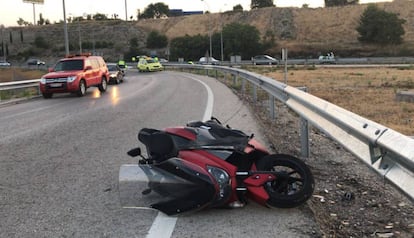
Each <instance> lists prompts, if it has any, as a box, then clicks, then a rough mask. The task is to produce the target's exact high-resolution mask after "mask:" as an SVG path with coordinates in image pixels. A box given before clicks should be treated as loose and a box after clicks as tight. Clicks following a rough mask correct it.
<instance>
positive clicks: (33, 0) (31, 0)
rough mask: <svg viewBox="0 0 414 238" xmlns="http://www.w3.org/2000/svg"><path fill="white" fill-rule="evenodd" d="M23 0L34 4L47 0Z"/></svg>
mask: <svg viewBox="0 0 414 238" xmlns="http://www.w3.org/2000/svg"><path fill="white" fill-rule="evenodd" d="M23 2H27V3H33V4H43V3H45V0H23Z"/></svg>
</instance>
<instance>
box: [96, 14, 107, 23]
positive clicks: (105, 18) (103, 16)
mask: <svg viewBox="0 0 414 238" xmlns="http://www.w3.org/2000/svg"><path fill="white" fill-rule="evenodd" d="M92 18H93V19H94V20H95V21H102V20H108V17H107V16H106V15H105V14H103V13H96V14H95V15H93V17H92Z"/></svg>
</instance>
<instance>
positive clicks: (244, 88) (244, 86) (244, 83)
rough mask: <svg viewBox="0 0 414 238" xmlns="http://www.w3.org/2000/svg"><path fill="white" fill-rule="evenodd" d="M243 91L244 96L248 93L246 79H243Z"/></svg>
mask: <svg viewBox="0 0 414 238" xmlns="http://www.w3.org/2000/svg"><path fill="white" fill-rule="evenodd" d="M241 90H242V93H243V94H244V93H245V92H246V79H244V78H243V79H242V88H241Z"/></svg>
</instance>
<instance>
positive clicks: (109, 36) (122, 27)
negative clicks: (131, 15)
mask: <svg viewBox="0 0 414 238" xmlns="http://www.w3.org/2000/svg"><path fill="white" fill-rule="evenodd" d="M366 6H367V5H366V4H362V5H354V6H346V7H331V8H316V9H311V8H309V9H307V8H264V9H257V10H252V11H245V12H226V13H221V14H220V13H214V14H205V15H193V16H182V17H171V18H169V19H143V20H139V21H133V22H124V21H120V20H117V21H115V20H111V21H105V22H86V21H85V22H80V23H71V24H68V32H69V38H70V40H69V41H70V44H71V51H73V52H77V51H78V49H79V48H78V42H79V38H78V37H79V29H80V32H81V37H82V42H89V43H91V42H100V43H102V42H105V43H108V42H110V46H108V47H107V48H106V49H102V48H100V49H98V53H101V54H103V55H104V56H105V57H106V58H110V59H112V58H114V59H117V58H118V57H120V56H121V57H122V54H123V53H124V52H125V51H127V50H128V48H129V40H130V39H131V38H133V37H137V38H138V39H139V41H140V42H141V43H140V46H142V47H144V46H145V39H146V36H147V34H148V33H149V31H151V30H158V31H159V32H161V33H163V34H166V35H167V37H168V38H169V39H172V38H174V37H178V36H184V35H186V34H188V35H196V34H208V30H209V27H210V26H211V28H212V30H213V31H214V32H219V31H220V29H221V27H222V26H223V25H226V24H229V23H232V22H239V23H244V24H250V25H253V26H255V27H256V28H257V29H258V30H259V31H260V33H261V34H262V35H264V34H266V33H267V32H272V33H273V34H274V35H275V37H276V41H277V42H276V43H277V47H275V49H274V50H273V52H275V54H279V53H278V52H279V51H280V48H288V49H289V55H290V56H291V57H295V56H296V57H315V56H317V55H318V54H320V53H326V52H327V51H334V52H336V54H337V55H339V56H365V55H366V56H369V55H411V54H412V53H414V44H413V43H414V30H413V27H412V26H413V25H414V2H413V1H409V0H395V1H394V2H391V3H378V6H380V7H381V8H383V9H384V10H386V11H389V12H394V13H397V14H399V16H400V18H402V19H405V20H406V21H407V22H406V24H405V25H404V28H405V31H406V34H405V36H404V43H403V44H402V45H399V46H394V47H375V46H369V45H362V44H360V43H359V42H358V40H357V37H358V33H357V32H356V31H355V28H356V26H357V25H358V21H359V18H360V15H361V14H362V12H363V11H364V9H365V8H366ZM4 33H5V36H8V35H12V38H13V42H10V40H9V39H8V37H5V38H6V42H7V44H8V48H9V54H10V57H9V58H11V59H12V60H13V59H14V60H21V58H22V57H28V56H30V55H31V54H32V55H35V56H39V57H43V58H50V59H54V58H58V57H60V56H61V55H63V54H64V40H63V25H62V24H54V25H47V26H31V27H24V28H21V27H10V28H6V29H5V30H4ZM21 35H23V42H21ZM36 36H43V38H45V39H47V41H48V44H49V45H50V47H48V49H46V50H42V51H38V50H33V48H32V44H33V42H34V39H35V37H36ZM30 49H32V50H30ZM163 53H164V52H163V51H161V52H160V54H161V55H162V54H163ZM19 54H20V55H21V56H22V57H18V56H17V55H19Z"/></svg>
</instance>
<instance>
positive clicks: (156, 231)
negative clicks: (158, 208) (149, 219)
mask: <svg viewBox="0 0 414 238" xmlns="http://www.w3.org/2000/svg"><path fill="white" fill-rule="evenodd" d="M188 78H189V79H192V80H196V81H198V82H199V83H201V84H202V85H203V86H204V87H205V88H206V90H207V105H206V109H205V111H204V115H203V119H202V120H203V121H206V120H209V119H210V118H211V116H212V114H213V106H214V94H213V91H211V88H210V87H209V86H208V85H207V84H206V83H204V82H202V81H201V80H198V79H195V78H191V77H188ZM176 223H177V217H169V216H167V215H166V214H164V213H162V212H158V215H157V217H156V218H155V220H154V222H153V223H152V226H151V228H150V230H149V231H148V234H147V236H146V238H169V237H171V235H172V233H173V231H174V227H175V224H176Z"/></svg>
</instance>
